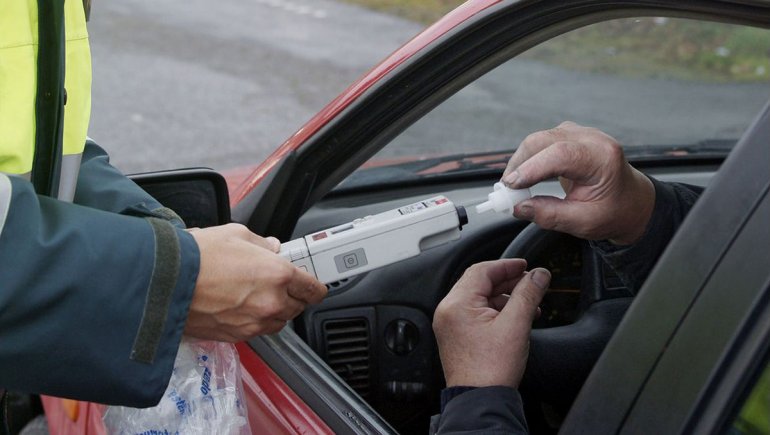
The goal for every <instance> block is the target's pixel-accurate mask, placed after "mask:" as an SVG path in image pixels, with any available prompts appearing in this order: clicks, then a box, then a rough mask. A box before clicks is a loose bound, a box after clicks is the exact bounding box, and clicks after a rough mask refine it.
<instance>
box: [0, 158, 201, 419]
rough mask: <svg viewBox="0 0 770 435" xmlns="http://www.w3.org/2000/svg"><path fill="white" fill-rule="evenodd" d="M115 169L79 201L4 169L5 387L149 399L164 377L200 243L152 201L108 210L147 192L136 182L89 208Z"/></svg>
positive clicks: (0, 365) (0, 372)
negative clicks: (40, 190)
mask: <svg viewBox="0 0 770 435" xmlns="http://www.w3.org/2000/svg"><path fill="white" fill-rule="evenodd" d="M89 163H93V162H90V161H88V160H86V161H84V162H83V164H84V166H87V165H88V164H89ZM92 175H93V173H90V170H89V169H85V170H84V176H87V177H88V176H92ZM3 178H4V180H3ZM110 178H112V177H105V180H106V184H105V185H103V186H89V188H92V190H91V191H90V192H89V194H88V195H87V196H85V197H83V191H81V192H80V193H79V194H78V195H80V196H81V198H83V202H85V203H87V204H88V205H89V207H85V206H82V205H78V204H70V203H65V202H62V201H57V200H54V199H51V198H48V197H44V196H39V195H37V194H36V193H35V191H34V189H33V187H32V184H31V183H29V182H28V181H26V180H23V179H21V178H19V177H13V176H11V177H7V176H5V175H3V174H0V181H1V182H3V183H5V187H4V189H5V190H4V195H0V199H3V197H4V199H3V201H4V202H3V203H2V204H0V210H2V209H3V208H4V209H5V213H0V215H4V216H2V217H3V218H4V225H0V343H2V345H0V385H2V386H3V387H4V388H7V389H8V390H14V391H19V392H27V393H42V394H49V395H54V396H61V397H69V398H74V399H80V400H88V401H94V402H101V403H108V404H119V405H127V406H133V407H146V406H151V405H154V404H156V403H157V402H158V401H159V400H160V398H161V396H162V394H163V392H164V390H165V388H166V386H167V385H168V380H169V378H170V376H171V371H172V368H173V363H174V358H175V356H176V352H177V349H178V347H179V342H180V340H181V336H182V331H183V330H184V325H185V322H186V319H187V312H188V308H189V304H190V301H191V299H192V294H193V289H194V287H195V281H196V279H197V274H198V270H199V263H200V254H199V251H198V247H197V244H196V243H195V240H194V239H193V238H192V236H191V235H190V234H189V233H187V232H186V231H184V230H182V229H179V228H177V227H175V226H173V225H172V224H170V223H169V222H168V221H167V220H165V219H158V218H156V217H150V216H152V210H149V212H148V213H145V215H146V217H137V216H136V215H134V216H129V215H122V214H118V213H114V212H113V210H115V209H126V208H129V206H130V205H131V204H132V203H136V202H137V200H139V203H141V202H142V201H143V199H142V198H144V199H147V197H143V195H142V193H141V192H140V191H138V190H132V189H134V187H129V188H128V190H127V191H126V196H125V197H124V200H125V199H126V198H128V199H127V200H125V202H123V203H121V202H120V201H121V200H118V199H116V202H115V203H113V204H112V205H110V204H107V205H106V206H105V207H104V208H105V209H108V210H110V211H103V210H97V209H96V208H93V207H91V206H96V205H97V204H96V203H89V201H96V199H97V197H101V198H105V197H106V194H105V192H106V190H109V189H110V186H117V185H118V184H112V183H122V181H121V180H118V179H115V180H112V181H110V180H109V179H110ZM125 186H130V185H125ZM100 189H101V190H100ZM136 189H138V188H136ZM132 192H133V193H132ZM132 195H133V197H132ZM148 204H149V203H148ZM152 207H153V204H149V205H148V207H146V208H147V209H150V208H152ZM135 214H139V215H141V214H142V213H135Z"/></svg>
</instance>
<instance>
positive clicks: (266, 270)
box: [185, 224, 327, 342]
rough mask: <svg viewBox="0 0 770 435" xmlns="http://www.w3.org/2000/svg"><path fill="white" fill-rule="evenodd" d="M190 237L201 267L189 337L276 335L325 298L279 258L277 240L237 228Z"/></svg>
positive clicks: (310, 281) (197, 232) (321, 288)
mask: <svg viewBox="0 0 770 435" xmlns="http://www.w3.org/2000/svg"><path fill="white" fill-rule="evenodd" d="M190 233H191V234H192V236H193V237H194V238H195V241H196V242H197V243H198V248H199V249H200V254H201V263H200V272H199V274H198V281H197V283H196V286H195V293H194V294H193V298H192V303H191V305H190V313H189V315H188V317H187V325H186V327H185V333H186V334H187V335H190V336H193V337H198V338H205V339H214V340H224V341H233V342H234V341H242V340H246V339H249V338H252V337H254V336H256V335H261V334H271V333H274V332H278V331H280V330H281V328H283V327H284V326H285V325H286V322H287V321H289V320H291V319H293V318H294V317H296V316H297V315H298V314H299V313H301V312H302V311H303V310H304V309H305V306H306V305H307V304H314V303H318V302H320V301H321V300H322V299H323V297H324V296H326V291H327V290H326V286H324V285H323V284H321V283H320V282H318V281H317V280H316V279H315V278H313V277H312V276H310V275H309V274H308V273H306V272H303V271H301V270H299V269H297V268H296V267H294V266H293V265H292V264H291V263H290V262H288V261H286V260H285V259H283V258H281V257H280V256H278V255H277V254H276V252H278V250H279V249H280V243H279V242H278V240H277V239H275V238H272V237H270V238H267V239H265V238H262V237H260V236H258V235H256V234H254V233H252V232H251V231H249V230H248V229H247V228H246V227H244V226H243V225H237V224H229V225H224V226H220V227H212V228H205V229H199V230H193V231H191V232H190Z"/></svg>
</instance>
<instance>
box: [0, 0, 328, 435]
mask: <svg viewBox="0 0 770 435" xmlns="http://www.w3.org/2000/svg"><path fill="white" fill-rule="evenodd" d="M87 3H88V1H85V2H84V1H83V0H66V1H65V0H14V1H3V2H0V388H5V389H8V390H12V391H21V392H26V393H44V394H50V395H56V396H62V397H69V398H75V399H81V400H88V401H97V402H102V403H109V404H120V405H127V406H134V407H146V406H150V405H154V404H155V403H157V402H158V400H159V399H160V396H161V394H162V393H163V391H164V390H165V388H166V385H167V384H168V379H169V377H170V375H171V369H172V366H173V362H174V357H175V354H176V350H177V348H178V345H179V341H180V339H181V336H182V334H183V333H185V334H188V335H191V336H195V337H199V338H204V339H216V340H227V341H238V340H244V339H248V338H251V337H253V336H255V335H259V334H265V333H273V332H276V331H278V330H280V329H281V328H282V327H283V326H284V325H285V324H286V322H287V321H288V320H290V319H292V318H293V317H295V316H296V315H297V314H299V313H300V312H301V311H302V310H303V309H304V307H305V305H306V304H308V303H316V302H318V301H320V300H321V299H322V298H323V296H324V295H325V294H326V288H325V287H324V286H323V285H322V284H321V283H319V282H318V281H317V280H315V279H314V278H312V277H311V276H310V275H308V274H306V273H304V272H301V271H299V270H297V269H295V268H294V267H292V266H291V265H290V264H289V263H288V262H287V261H285V260H283V259H282V258H280V257H279V256H278V255H277V254H276V251H277V250H278V249H279V243H278V241H277V240H275V239H273V238H262V237H260V236H258V235H256V234H253V233H251V232H250V231H248V230H247V229H246V228H245V227H243V226H240V225H235V224H231V225H225V226H222V227H215V228H209V229H201V230H195V231H186V230H185V229H184V228H183V224H182V223H181V221H180V220H179V219H178V218H177V217H176V216H175V214H174V213H173V212H171V211H170V210H168V209H165V208H163V207H162V206H161V205H160V204H159V203H158V202H157V201H155V200H154V199H153V198H151V197H150V196H148V195H147V194H145V193H144V192H143V191H142V190H141V189H139V188H138V187H137V186H136V185H135V184H133V183H132V182H131V181H130V180H128V179H127V178H125V177H124V176H122V175H121V174H120V173H119V172H118V171H117V170H116V169H115V168H113V167H112V166H111V165H110V164H109V161H108V157H107V155H106V153H105V152H104V151H103V150H102V149H101V148H99V147H98V146H97V145H96V144H95V143H93V142H92V141H90V140H88V139H87V138H86V132H87V129H88V119H89V114H90V98H91V94H90V87H91V61H90V52H89V46H88V33H87V30H86V11H85V8H84V6H85V5H84V4H87ZM0 426H2V424H0ZM0 431H1V430H0Z"/></svg>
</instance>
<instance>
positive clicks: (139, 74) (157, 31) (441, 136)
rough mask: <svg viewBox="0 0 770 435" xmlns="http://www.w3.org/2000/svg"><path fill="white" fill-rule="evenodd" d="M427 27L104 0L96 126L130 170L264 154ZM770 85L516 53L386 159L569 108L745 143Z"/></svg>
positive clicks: (354, 10)
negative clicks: (608, 69) (563, 64)
mask: <svg viewBox="0 0 770 435" xmlns="http://www.w3.org/2000/svg"><path fill="white" fill-rule="evenodd" d="M421 28H422V26H421V25H419V24H416V23H412V22H409V21H406V20H403V19H399V18H395V17H392V16H389V15H385V14H381V13H377V12H372V11H369V10H365V9H362V8H358V7H355V6H350V5H347V4H342V3H337V2H335V1H331V0H218V1H217V2H210V1H204V0H186V1H182V0H166V1H162V2H160V1H150V0H121V1H113V2H97V3H96V4H95V5H94V9H93V12H92V17H91V23H90V25H89V31H90V35H91V45H92V51H93V62H94V86H93V114H92V122H91V128H90V135H91V137H93V138H94V139H95V140H97V142H99V143H100V144H102V145H103V146H105V147H106V148H107V149H108V150H109V151H110V153H111V154H112V156H113V162H114V163H115V164H116V165H117V166H118V167H119V168H121V169H123V170H124V171H126V172H138V171H147V170H154V169H164V168H176V167H189V166H209V167H213V168H215V169H218V170H224V169H229V168H232V167H236V166H242V165H251V164H255V163H258V162H260V161H262V159H264V158H265V157H266V156H267V155H268V154H269V153H270V152H271V151H272V150H273V149H274V148H275V147H276V146H278V145H279V144H280V143H282V142H283V141H284V140H285V139H286V138H287V137H289V136H290V135H291V134H292V133H294V132H295V131H296V130H297V129H298V128H299V127H301V126H302V124H303V123H304V122H305V121H307V120H308V119H309V118H310V117H311V116H312V115H313V114H315V113H316V112H317V111H318V110H319V109H321V108H322V107H323V106H324V105H325V104H326V103H328V102H329V101H330V100H331V99H333V98H334V97H335V96H336V95H337V94H339V93H340V92H341V91H342V90H344V89H345V88H346V87H347V86H348V85H349V84H350V83H351V82H352V81H353V80H355V79H356V78H357V77H358V76H360V75H361V74H362V73H364V72H365V71H366V70H368V69H369V68H371V67H372V66H374V65H375V64H376V63H377V62H378V61H379V60H381V59H382V58H384V57H385V56H386V55H387V54H388V53H390V52H392V51H393V50H395V49H396V48H398V47H399V46H400V45H401V44H403V43H404V42H406V41H407V40H408V39H410V38H411V37H412V36H413V35H415V34H416V33H417V32H419V31H420V30H421ZM769 96H770V86H769V85H768V83H767V82H765V83H760V84H730V83H722V84H715V83H700V82H683V81H678V80H669V79H665V78H657V79H651V78H649V79H638V78H624V77H617V76H606V75H599V74H588V73H577V72H575V71H568V70H564V69H562V68H558V67H555V66H552V65H546V64H543V63H539V62H534V61H529V60H523V59H516V60H514V61H512V62H508V63H506V64H504V65H502V66H501V67H500V68H498V69H497V70H495V71H493V72H492V73H490V74H489V75H487V76H486V77H483V78H482V79H481V80H479V81H478V82H475V83H473V84H472V85H470V86H469V87H467V88H465V89H463V90H462V91H461V92H460V93H458V94H457V95H456V96H454V97H452V98H451V99H450V100H448V101H447V102H446V103H444V104H442V105H441V106H440V107H439V108H438V109H437V110H435V111H434V112H433V113H431V114H429V115H428V116H426V117H425V118H424V119H422V120H420V121H418V123H417V124H416V125H415V126H414V127H412V128H410V129H409V130H407V131H406V132H405V133H404V134H403V135H401V136H400V137H398V138H396V140H395V141H394V143H392V144H391V145H389V146H388V147H387V148H386V149H385V150H384V151H383V153H382V154H381V155H382V156H393V155H404V154H416V153H425V154H435V153H447V152H460V151H466V150H468V149H469V148H472V147H476V148H477V149H480V150H494V149H510V148H512V147H513V145H515V144H518V143H519V141H521V140H522V139H523V138H524V137H525V136H526V135H527V134H528V133H530V132H533V131H536V130H539V129H543V128H549V127H552V126H554V125H556V124H557V123H559V122H560V121H562V120H566V119H570V120H574V121H577V122H580V123H584V124H587V125H592V126H596V127H599V128H601V129H604V130H606V131H608V132H610V133H611V134H613V135H614V136H615V137H616V138H618V139H619V140H620V141H621V142H622V143H624V144H626V145H635V144H690V143H693V142H697V141H700V140H702V139H713V138H737V137H739V136H740V132H741V131H742V130H743V129H744V128H745V127H746V126H747V125H748V123H749V122H750V121H751V119H752V118H753V116H754V114H755V113H756V112H757V111H758V110H759V109H760V108H761V107H762V105H763V104H764V103H765V101H767V99H768V97H769Z"/></svg>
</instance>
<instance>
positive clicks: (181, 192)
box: [129, 168, 230, 228]
mask: <svg viewBox="0 0 770 435" xmlns="http://www.w3.org/2000/svg"><path fill="white" fill-rule="evenodd" d="M129 178H131V179H132V180H133V181H134V182H135V183H136V184H138V185H139V187H141V188H142V189H144V190H145V191H146V192H147V193H149V194H150V195H152V197H153V198H155V199H157V200H158V202H160V203H161V204H163V206H164V207H168V208H170V209H171V210H174V211H175V212H176V214H178V215H179V217H181V218H182V220H184V222H185V224H187V226H188V227H189V228H192V227H199V228H205V227H211V226H216V225H223V224H226V223H229V222H230V196H229V194H228V190H227V183H226V182H225V179H224V177H222V175H220V174H219V173H218V172H215V171H213V170H211V169H206V168H193V169H180V170H172V171H161V172H149V173H145V174H135V175H131V176H129Z"/></svg>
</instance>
